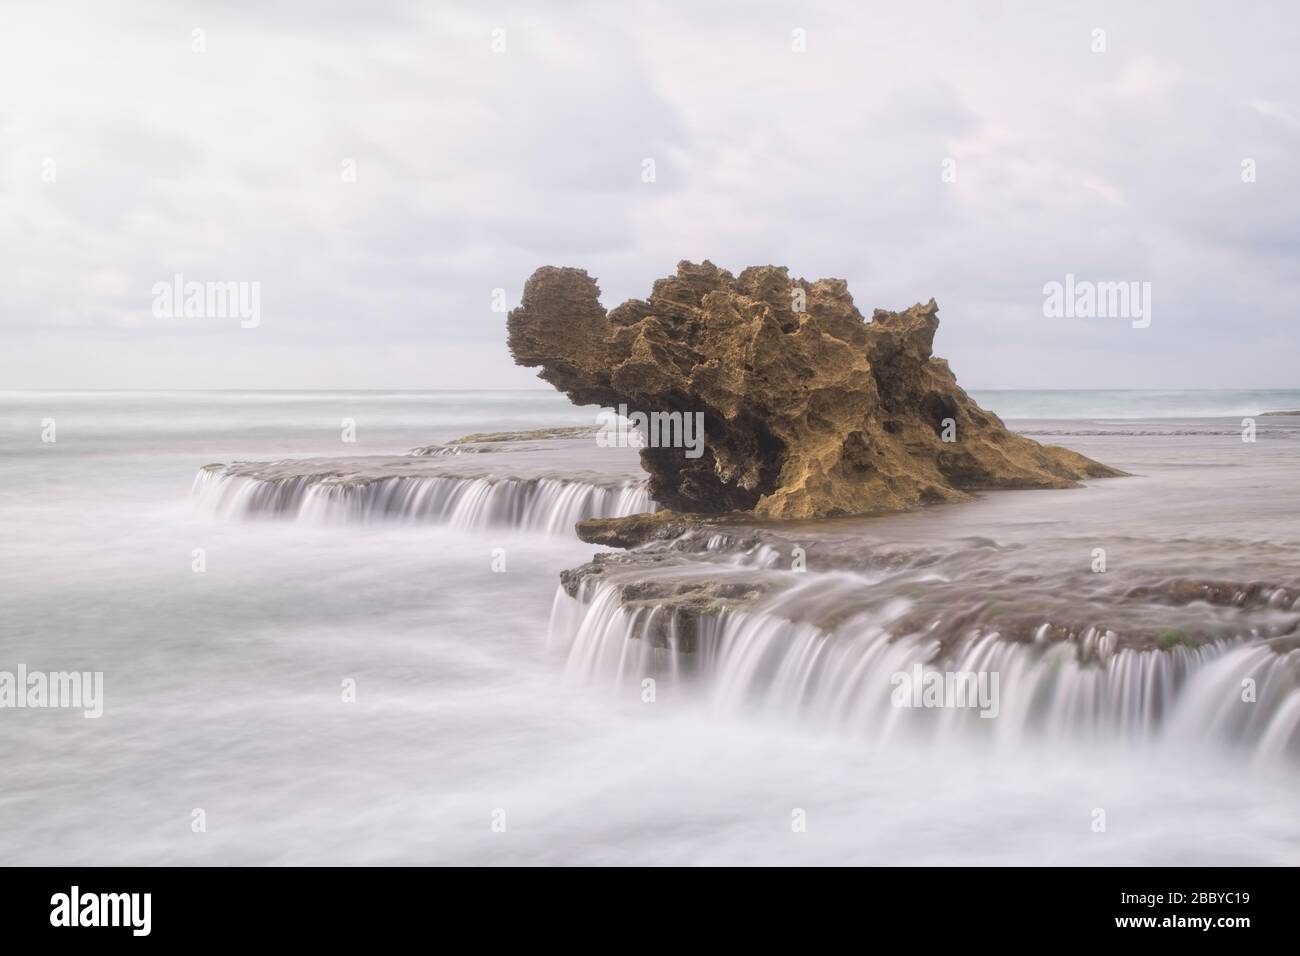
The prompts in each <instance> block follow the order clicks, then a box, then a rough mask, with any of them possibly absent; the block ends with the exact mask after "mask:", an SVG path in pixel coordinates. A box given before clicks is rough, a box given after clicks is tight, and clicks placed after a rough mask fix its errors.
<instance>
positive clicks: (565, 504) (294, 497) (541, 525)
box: [191, 468, 658, 534]
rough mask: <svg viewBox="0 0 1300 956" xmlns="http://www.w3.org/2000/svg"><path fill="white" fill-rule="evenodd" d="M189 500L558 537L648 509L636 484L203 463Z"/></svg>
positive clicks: (248, 513)
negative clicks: (332, 474)
mask: <svg viewBox="0 0 1300 956" xmlns="http://www.w3.org/2000/svg"><path fill="white" fill-rule="evenodd" d="M191 494H192V497H193V499H194V501H195V504H196V507H197V508H198V510H199V511H200V512H201V513H204V514H207V515H210V516H214V517H219V518H224V519H238V518H249V517H281V518H291V519H296V520H299V521H306V522H315V523H364V522H373V521H390V520H397V521H429V522H437V523H443V524H448V525H450V526H452V527H453V528H458V529H464V530H472V529H476V528H486V527H502V526H504V527H511V528H519V529H522V530H526V531H542V532H546V533H549V534H565V533H569V532H571V531H572V530H573V526H574V525H575V524H576V523H577V522H579V521H582V520H585V519H587V518H619V517H624V516H626V515H633V514H640V513H642V512H647V511H654V510H655V509H656V508H657V507H658V506H657V505H656V504H655V502H654V501H652V500H651V498H650V493H649V490H648V488H647V485H646V483H645V482H643V481H639V482H627V483H624V484H621V485H613V486H604V485H597V484H593V483H590V482H582V481H563V480H560V479H555V478H533V479H514V478H504V479H491V478H452V477H426V478H409V477H394V478H382V479H374V480H368V481H340V480H337V479H333V480H331V479H330V478H329V477H328V476H317V475H308V476H295V477H290V478H283V479H275V480H270V479H262V478H254V477H249V476H245V475H230V474H226V473H224V472H222V471H220V470H218V469H212V468H205V469H203V470H201V471H200V472H199V474H198V476H197V477H196V478H195V480H194V487H193V489H192V492H191Z"/></svg>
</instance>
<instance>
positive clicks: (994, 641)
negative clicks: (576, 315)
mask: <svg viewBox="0 0 1300 956" xmlns="http://www.w3.org/2000/svg"><path fill="white" fill-rule="evenodd" d="M848 577H850V576H848V575H835V574H818V575H812V576H810V579H809V580H807V581H805V582H801V583H800V584H798V585H795V586H794V587H791V588H789V589H787V590H785V591H783V592H781V593H778V594H776V595H774V596H772V597H768V598H765V599H763V600H762V601H760V603H759V604H758V605H756V606H755V607H752V608H748V609H746V610H743V611H738V610H726V609H723V610H718V611H716V612H713V613H708V614H704V615H698V614H693V613H683V612H682V611H681V610H680V609H678V608H676V607H674V606H672V605H671V604H663V605H651V606H641V607H634V608H631V609H629V608H628V607H626V606H624V602H623V597H622V594H621V588H620V586H619V584H618V583H610V582H604V581H594V580H587V581H584V582H583V584H582V586H581V587H580V588H579V590H578V596H577V598H576V599H575V598H573V597H570V596H569V595H568V594H567V593H566V592H565V591H564V590H563V589H560V590H559V591H558V592H557V594H556V598H555V602H554V605H553V607H552V612H551V620H550V632H549V635H548V643H549V644H550V645H551V646H552V647H555V648H557V649H560V650H562V651H564V652H565V653H566V655H567V663H566V672H567V675H568V676H569V677H570V678H571V679H576V680H596V681H601V682H606V683H614V684H616V685H621V686H626V685H629V684H640V682H641V681H643V680H644V679H645V678H647V677H652V678H655V679H656V680H657V681H658V680H667V681H669V682H670V683H672V684H678V685H682V686H683V687H684V688H685V689H687V690H688V692H695V693H698V694H699V695H701V696H703V697H704V698H705V699H706V700H707V701H708V702H709V703H710V704H711V705H713V706H715V707H717V708H720V709H722V710H724V711H741V710H755V709H757V710H763V711H779V712H783V713H786V714H792V715H795V716H798V717H806V718H809V719H812V720H816V721H820V722H824V723H826V724H829V725H832V726H835V727H838V728H844V729H847V730H849V731H851V732H854V733H860V734H864V735H868V736H871V737H874V738H886V737H890V736H894V735H906V734H913V733H918V732H920V733H926V734H932V735H934V734H937V735H948V734H955V733H965V734H978V735H981V736H985V737H988V738H991V739H992V740H993V741H994V742H995V743H999V744H1000V743H1007V744H1011V745H1016V744H1018V743H1020V742H1022V741H1023V740H1025V739H1027V738H1029V737H1046V738H1048V739H1067V738H1068V739H1080V738H1084V739H1090V740H1095V741H1102V740H1107V739H1115V738H1122V739H1129V740H1156V739H1159V740H1162V741H1168V742H1174V743H1187V744H1197V743H1200V742H1204V741H1207V740H1213V741H1219V742H1224V743H1229V744H1235V745H1238V746H1245V747H1246V748H1248V749H1253V750H1254V751H1255V752H1256V754H1258V755H1260V756H1262V757H1264V756H1271V757H1276V756H1277V755H1280V754H1282V753H1284V752H1289V753H1290V754H1292V755H1300V649H1292V650H1279V649H1275V648H1274V647H1272V646H1271V645H1269V644H1267V643H1264V642H1262V641H1257V640H1238V641H1218V642H1212V643H1208V644H1205V645H1202V646H1199V647H1186V646H1176V647H1173V648H1170V649H1168V650H1156V649H1152V650H1137V649H1132V648H1119V649H1116V647H1115V643H1116V635H1115V634H1114V632H1110V631H1102V630H1097V629H1094V630H1093V631H1090V632H1088V633H1086V634H1085V635H1083V638H1082V639H1081V640H1080V641H1078V642H1074V641H1058V642H1051V643H1048V642H1045V641H1043V640H1041V639H1040V640H1038V641H1034V642H1027V643H1026V642H1021V643H1017V642H1012V641H1007V640H1003V639H1002V638H1001V637H1000V635H999V634H997V633H996V632H990V633H979V632H978V631H972V632H971V633H968V634H966V635H965V636H964V637H963V638H962V639H961V640H959V641H957V642H956V643H955V645H954V644H953V643H951V642H949V643H948V644H947V645H945V644H944V643H943V642H940V641H939V640H937V639H936V638H935V637H933V636H931V635H930V634H929V633H927V632H926V631H924V630H922V631H921V632H920V633H915V632H908V631H907V630H906V629H904V628H900V627H895V625H896V624H899V623H900V621H901V619H902V618H903V617H904V616H905V615H906V613H907V612H908V611H909V610H911V609H912V607H913V605H912V602H911V601H910V600H908V599H906V598H904V597H898V596H894V597H885V598H883V599H879V600H877V601H876V602H875V604H874V605H873V606H872V607H871V608H870V609H869V610H857V609H852V608H851V609H850V613H849V614H848V615H847V616H846V617H843V618H842V619H840V620H838V621H837V622H836V624H835V625H834V627H833V628H824V627H819V626H817V625H815V624H813V623H810V622H809V621H808V620H807V614H806V613H805V612H806V611H807V610H808V609H809V608H811V607H818V608H820V609H821V610H822V611H823V612H824V611H826V610H828V609H830V608H829V606H828V600H829V596H830V595H833V594H834V593H835V590H836V588H837V587H842V586H844V584H845V581H844V580H840V581H839V582H836V581H834V580H833V579H835V578H841V579H845V578H848ZM856 577H857V588H858V591H859V593H861V591H862V590H864V589H866V588H869V587H870V585H871V584H873V583H876V582H874V581H872V580H868V579H864V578H862V577H860V576H856ZM845 593H847V592H845ZM1047 631H1048V625H1046V624H1045V625H1044V627H1043V628H1041V629H1040V634H1046V633H1047ZM980 673H983V674H985V675H988V678H989V681H990V682H992V680H993V678H992V676H991V675H997V677H996V684H995V685H994V686H995V687H996V691H997V693H996V713H995V714H992V715H990V716H991V719H983V718H981V716H980V711H979V709H978V708H976V707H953V706H940V707H934V708H932V709H931V708H925V707H922V708H919V709H918V708H915V707H909V706H899V705H898V703H897V700H896V699H895V697H894V695H895V692H896V686H897V685H898V684H899V682H900V681H899V677H898V675H902V674H906V675H909V676H910V675H913V674H923V675H925V676H926V677H927V678H929V677H930V675H934V679H935V680H936V681H937V680H938V679H939V677H941V676H942V675H944V674H972V675H975V674H980ZM909 683H910V681H909ZM1247 698H1250V699H1247Z"/></svg>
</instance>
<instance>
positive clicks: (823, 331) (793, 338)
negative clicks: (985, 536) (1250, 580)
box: [509, 261, 1122, 518]
mask: <svg viewBox="0 0 1300 956" xmlns="http://www.w3.org/2000/svg"><path fill="white" fill-rule="evenodd" d="M937 314H938V306H937V305H936V304H935V302H934V300H933V299H932V300H930V302H928V303H926V304H925V305H915V306H913V307H912V308H910V309H907V310H905V311H903V312H886V311H884V310H880V309H877V310H876V311H875V312H874V313H873V315H872V318H871V320H870V321H867V320H866V319H864V318H863V316H862V314H861V313H860V312H859V311H858V310H857V308H856V307H855V306H854V304H853V299H852V297H851V296H850V295H849V291H848V287H847V285H846V283H845V282H844V281H843V280H841V279H819V280H817V281H816V282H808V281H806V280H804V279H794V280H792V279H791V278H790V276H789V274H788V272H787V270H786V269H784V268H781V267H776V266H755V267H752V268H749V269H746V270H744V271H743V272H741V273H740V275H738V276H733V275H732V274H731V273H729V272H727V271H726V270H724V269H719V268H718V267H717V266H715V265H713V264H712V263H711V262H707V261H706V262H704V263H701V264H699V265H696V264H693V263H690V262H682V263H679V264H678V266H677V274H676V275H675V276H671V277H669V278H666V279H660V280H658V281H657V282H655V284H654V288H653V290H652V291H651V293H650V297H649V298H648V299H646V300H638V299H633V300H630V301H628V302H625V303H623V304H622V305H620V306H618V307H617V308H614V309H612V310H610V311H608V312H607V311H606V310H605V309H604V307H602V306H601V304H600V289H599V288H598V287H597V285H596V283H595V281H594V280H593V279H592V278H591V277H590V276H588V275H587V273H586V272H584V271H583V270H581V269H571V268H555V267H552V266H546V267H543V268H541V269H538V270H537V271H536V272H534V273H533V275H532V277H531V278H530V279H529V280H528V282H527V284H526V285H525V287H524V294H523V300H522V303H521V305H520V306H519V308H517V309H515V310H514V311H513V312H511V313H510V316H509V344H510V351H511V353H512V354H513V356H514V358H515V361H516V362H518V363H519V364H521V365H525V366H530V367H540V369H541V371H540V372H539V375H540V377H541V378H543V379H544V380H546V381H548V382H550V383H551V384H552V385H554V386H555V387H556V388H558V389H560V390H561V391H562V392H564V393H565V394H567V395H568V396H569V397H570V398H571V399H572V400H573V401H574V402H576V403H578V404H599V405H603V406H610V407H613V406H617V405H620V404H625V405H626V406H627V407H628V408H629V410H631V411H641V412H644V413H647V414H649V413H653V412H680V413H683V414H693V413H696V412H700V413H702V414H703V416H704V433H705V442H704V443H705V450H704V453H703V454H702V455H701V456H700V457H698V458H690V457H687V456H686V455H685V454H684V453H683V449H681V448H653V447H650V448H645V449H643V450H642V452H641V461H642V464H643V466H644V467H645V469H646V470H647V471H648V472H649V473H650V490H651V495H652V496H653V497H654V499H655V500H656V501H658V502H660V503H661V504H662V505H664V506H665V507H667V508H670V509H673V510H675V511H679V512H688V513H703V514H721V513H726V512H739V511H752V512H754V513H755V514H756V515H758V516H762V517H769V518H809V517H822V516H832V515H847V514H870V513H873V512H886V511H897V510H901V509H905V508H910V507H913V506H916V505H919V504H926V503H930V502H941V501H960V500H963V499H966V498H969V497H970V494H971V492H975V491H980V490H985V489H995V488H1067V487H1071V486H1073V485H1075V484H1076V482H1077V481H1078V480H1079V479H1082V478H1089V477H1092V478H1098V477H1107V476H1112V475H1119V474H1122V472H1118V471H1116V470H1115V469H1112V468H1109V467H1107V466H1105V465H1102V464H1099V463H1097V462H1095V461H1092V460H1091V459H1089V458H1085V457H1084V456H1083V455H1079V454H1077V453H1075V452H1072V451H1069V450H1068V449H1065V448H1059V447H1055V446H1044V445H1040V444H1038V443H1037V442H1035V441H1032V440H1031V439H1028V438H1025V437H1023V436H1020V435H1016V434H1014V433H1012V432H1010V431H1008V430H1007V429H1006V427H1005V426H1004V425H1003V424H1002V421H1001V420H1000V419H999V418H998V417H997V416H996V415H993V414H992V413H990V412H987V411H985V410H983V409H982V408H980V407H979V406H978V405H976V404H975V402H974V401H972V400H971V398H970V397H969V396H968V395H967V394H966V393H965V392H964V391H963V390H962V389H961V388H960V387H958V385H957V380H956V378H955V377H954V376H953V373H952V372H951V371H950V370H949V368H948V363H947V362H946V361H944V360H943V359H940V358H935V357H934V356H933V354H932V351H931V347H932V343H933V341H934V334H935V330H936V329H937V328H938V325H939V320H938V317H937ZM945 438H950V439H952V440H950V441H947V440H945Z"/></svg>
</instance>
